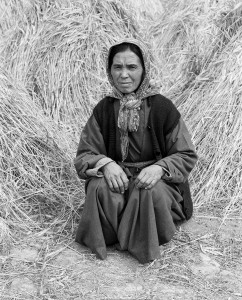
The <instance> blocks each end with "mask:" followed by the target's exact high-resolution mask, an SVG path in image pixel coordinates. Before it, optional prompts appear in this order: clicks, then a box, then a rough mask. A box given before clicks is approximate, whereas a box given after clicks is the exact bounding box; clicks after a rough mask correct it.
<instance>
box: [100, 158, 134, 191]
mask: <svg viewBox="0 0 242 300" xmlns="http://www.w3.org/2000/svg"><path fill="white" fill-rule="evenodd" d="M102 169H103V174H104V177H105V179H106V181H107V183H108V186H109V188H110V190H111V191H112V192H115V193H121V194H123V193H124V191H125V190H127V189H128V186H129V180H128V177H127V175H126V174H125V173H124V171H123V169H122V168H121V167H120V166H119V165H118V164H116V163H115V162H110V163H108V164H106V165H105V166H103V167H102Z"/></svg>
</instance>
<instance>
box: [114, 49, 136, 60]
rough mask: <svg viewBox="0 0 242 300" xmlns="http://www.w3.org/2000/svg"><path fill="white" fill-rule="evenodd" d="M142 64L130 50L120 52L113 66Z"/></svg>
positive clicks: (116, 55) (115, 56)
mask: <svg viewBox="0 0 242 300" xmlns="http://www.w3.org/2000/svg"><path fill="white" fill-rule="evenodd" d="M119 63H121V64H123V63H126V64H141V61H140V58H139V57H138V55H136V54H135V53H134V52H133V51H131V50H130V49H127V50H125V51H123V52H118V53H116V54H115V55H114V57H113V64H119Z"/></svg>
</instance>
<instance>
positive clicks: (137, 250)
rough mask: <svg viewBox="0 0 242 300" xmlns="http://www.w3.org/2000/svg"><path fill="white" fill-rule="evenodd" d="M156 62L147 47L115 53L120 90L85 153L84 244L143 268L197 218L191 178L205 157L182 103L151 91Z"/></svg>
mask: <svg viewBox="0 0 242 300" xmlns="http://www.w3.org/2000/svg"><path fill="white" fill-rule="evenodd" d="M149 62H150V57H149V53H148V51H147V49H146V47H145V46H144V45H143V44H142V43H141V42H139V41H136V40H131V39H127V40H124V41H122V42H120V43H117V44H115V45H113V46H112V47H111V48H110V50H109V53H108V58H107V76H108V79H109V82H110V84H111V85H112V87H113V92H112V94H111V95H108V96H106V97H105V98H104V99H102V100H101V101H100V102H99V103H98V104H97V105H96V107H95V108H94V110H93V114H92V115H91V117H90V118H89V120H88V122H87V124H86V126H85V127H84V129H83V131H82V134H81V139H80V143H79V146H78V150H77V156H76V159H75V167H76V170H77V172H78V175H79V176H80V178H82V179H85V180H86V185H85V187H86V201H85V205H84V210H83V213H82V217H81V220H80V224H79V227H78V230H77V234H76V242H78V243H81V244H84V245H86V246H87V247H89V248H90V249H91V250H92V251H93V252H94V253H96V255H97V256H98V257H99V258H101V259H105V258H106V256H107V250H106V246H108V245H114V244H115V245H116V246H117V248H118V249H120V250H128V251H129V252H130V253H131V254H132V255H133V256H134V257H136V258H137V259H138V260H139V262H141V263H147V262H150V261H152V260H154V259H158V258H160V249H159V245H162V244H164V243H167V242H169V241H170V240H171V239H172V237H173V235H174V233H175V231H176V222H181V221H184V220H186V219H189V218H190V217H191V215H192V209H193V207H192V200H191V195H190V189H189V184H188V181H187V178H188V175H189V173H190V172H191V170H192V168H193V167H194V165H195V163H196V160H197V155H196V153H195V150H194V146H193V145H192V142H191V138H190V135H189V133H188V130H187V128H186V126H185V124H184V121H183V120H182V118H181V115H180V113H179V112H178V110H177V109H176V107H175V106H174V104H173V103H172V102H171V101H170V100H169V99H167V98H165V97H164V96H162V95H160V93H159V91H158V89H157V88H155V87H153V86H151V85H150V77H149V76H150V74H149V73H150V65H149Z"/></svg>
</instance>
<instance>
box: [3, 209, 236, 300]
mask: <svg viewBox="0 0 242 300" xmlns="http://www.w3.org/2000/svg"><path fill="white" fill-rule="evenodd" d="M241 228H242V217H241V218H239V217H237V218H231V219H228V218H227V219H226V220H224V222H223V220H221V219H220V218H216V217H208V216H205V215H204V216H203V215H199V214H195V216H194V217H193V218H192V219H191V220H190V221H188V222H187V223H185V224H183V225H181V226H180V227H178V230H177V233H176V235H175V237H174V239H173V240H172V241H171V242H170V243H168V244H166V245H164V246H161V249H160V250H161V254H162V258H161V259H160V260H156V261H154V262H152V263H150V264H146V265H141V264H139V262H138V261H137V260H135V259H134V258H133V257H132V256H131V255H129V254H128V253H127V252H120V251H117V250H116V249H115V248H114V247H113V248H109V249H108V258H107V259H106V260H103V261H102V260H99V259H97V258H96V257H95V255H94V254H92V253H91V252H90V251H89V250H88V249H87V248H85V247H84V246H80V245H78V244H76V243H75V242H74V241H73V240H74V236H72V237H69V238H63V236H60V235H58V234H56V233H55V232H51V231H50V230H48V231H41V232H39V233H38V234H37V233H36V234H31V233H30V234H29V235H26V236H25V237H23V238H22V240H21V242H18V244H17V243H14V245H13V247H12V248H11V250H10V252H9V253H8V254H6V255H2V256H0V266H1V273H0V283H1V287H0V299H2V300H7V299H24V300H26V299H36V300H37V299H43V300H45V299H46V300H54V299H58V300H69V299H73V300H74V299H76V300H77V299H114V300H115V299H132V300H133V299H165V300H171V299H175V300H176V299H209V300H212V299H222V300H225V299H226V300H234V299H242V231H241ZM66 236H68V235H66Z"/></svg>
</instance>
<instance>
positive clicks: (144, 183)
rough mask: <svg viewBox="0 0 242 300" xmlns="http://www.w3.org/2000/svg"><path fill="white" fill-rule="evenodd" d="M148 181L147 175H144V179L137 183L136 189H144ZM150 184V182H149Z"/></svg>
mask: <svg viewBox="0 0 242 300" xmlns="http://www.w3.org/2000/svg"><path fill="white" fill-rule="evenodd" d="M149 180H150V179H149V177H148V175H147V174H146V175H145V176H144V177H142V178H141V180H140V181H139V182H138V183H137V185H136V187H137V188H139V189H142V188H145V187H146V185H147V184H146V182H148V181H149ZM149 182H150V181H149Z"/></svg>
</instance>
